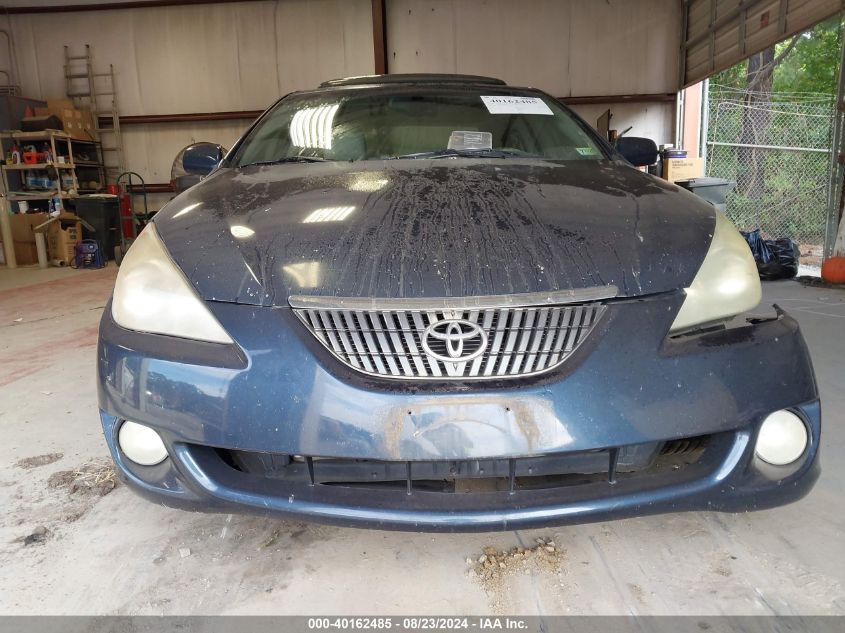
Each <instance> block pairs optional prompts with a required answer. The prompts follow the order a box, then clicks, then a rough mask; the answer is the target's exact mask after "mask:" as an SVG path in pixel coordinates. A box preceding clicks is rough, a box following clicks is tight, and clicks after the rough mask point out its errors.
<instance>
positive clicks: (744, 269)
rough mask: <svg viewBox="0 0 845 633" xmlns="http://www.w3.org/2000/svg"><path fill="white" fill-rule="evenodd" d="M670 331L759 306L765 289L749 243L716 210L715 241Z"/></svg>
mask: <svg viewBox="0 0 845 633" xmlns="http://www.w3.org/2000/svg"><path fill="white" fill-rule="evenodd" d="M685 291H686V295H687V296H686V299H684V304H683V305H682V306H681V309H680V311H679V312H678V316H677V317H675V322H674V323H673V324H672V327H671V328H670V330H669V331H670V332H678V331H680V330H685V329H687V328H690V327H693V326H695V325H702V324H705V323H717V322H719V321H724V320H726V319H728V318H730V317H733V316H736V315H737V314H740V313H742V312H745V311H746V310H751V309H753V308H755V307H757V304H758V303H760V299H761V298H762V295H763V291H762V288H761V286H760V277H759V275H758V274H757V266H756V264H755V263H754V256H753V255H752V254H751V249H750V248H749V247H748V243H747V242H746V241H745V239H743V237H742V235H740V234H739V231H737V230H736V227H734V225H733V224H731V221H730V220H728V218H726V217H725V216H724V215H723V214H722V213H720V212H719V211H716V226H715V228H714V229H713V240H712V241H711V242H710V250H708V251H707V255H706V256H705V257H704V262H703V263H702V264H701V268H699V270H698V274H696V276H695V279H693V281H692V285H691V286H690V287H689V288H685Z"/></svg>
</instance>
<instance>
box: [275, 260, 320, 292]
mask: <svg viewBox="0 0 845 633" xmlns="http://www.w3.org/2000/svg"><path fill="white" fill-rule="evenodd" d="M282 270H283V271H285V273H286V274H288V275H290V277H291V278H292V279H293V281H294V283H295V284H296V285H297V286H299V287H300V288H316V287H317V286H319V285H320V262H300V263H298V264H288V265H287V266H282Z"/></svg>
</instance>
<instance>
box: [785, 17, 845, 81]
mask: <svg viewBox="0 0 845 633" xmlns="http://www.w3.org/2000/svg"><path fill="white" fill-rule="evenodd" d="M840 22H841V20H840V18H839V17H836V18H833V19H830V20H827V21H826V22H822V23H821V24H818V25H816V27H815V28H813V29H812V30H811V31H808V32H806V33H804V34H803V35H802V36H801V39H800V40H799V41H798V44H797V45H796V46H795V48H794V49H793V50H792V51H791V52H790V53H789V55H787V56H786V58H785V59H784V60H783V62H781V63H780V64H779V65H778V67H777V68H775V77H774V85H773V92H781V93H782V92H818V93H823V94H835V93H836V82H837V80H838V79H839V60H840V50H841V48H842V28H841V24H840ZM785 45H786V44H783V43H782V44H778V46H779V47H781V48H782V47H784V46H785ZM775 52H776V53H777V52H778V51H777V50H776V51H775Z"/></svg>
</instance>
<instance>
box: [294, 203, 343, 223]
mask: <svg viewBox="0 0 845 633" xmlns="http://www.w3.org/2000/svg"><path fill="white" fill-rule="evenodd" d="M354 210H355V207H322V208H321V209H314V211H312V212H311V213H310V214H309V215H308V217H307V218H305V219H304V220H303V221H302V223H303V224H311V223H312V222H343V221H344V220H345V219H346V218H347V217H348V216H349V214H350V213H352V212H353V211H354Z"/></svg>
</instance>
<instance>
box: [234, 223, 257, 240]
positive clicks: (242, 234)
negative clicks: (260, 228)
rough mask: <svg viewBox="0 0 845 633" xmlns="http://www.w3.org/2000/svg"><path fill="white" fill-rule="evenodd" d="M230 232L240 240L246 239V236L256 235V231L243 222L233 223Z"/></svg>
mask: <svg viewBox="0 0 845 633" xmlns="http://www.w3.org/2000/svg"><path fill="white" fill-rule="evenodd" d="M229 232H230V233H231V234H232V235H234V236H235V237H236V238H238V239H239V240H245V239H246V238H248V237H252V236H253V235H255V231H253V230H252V229H251V228H249V227H248V226H244V225H243V224H233V225H232V226H230V227H229Z"/></svg>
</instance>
